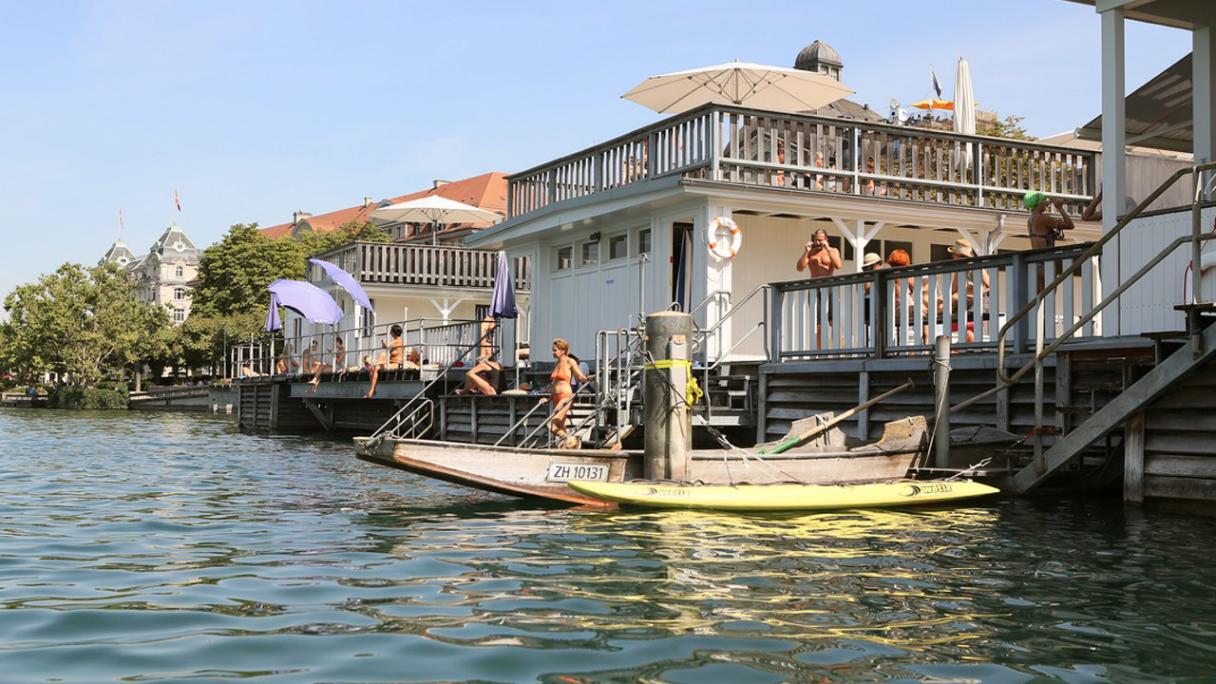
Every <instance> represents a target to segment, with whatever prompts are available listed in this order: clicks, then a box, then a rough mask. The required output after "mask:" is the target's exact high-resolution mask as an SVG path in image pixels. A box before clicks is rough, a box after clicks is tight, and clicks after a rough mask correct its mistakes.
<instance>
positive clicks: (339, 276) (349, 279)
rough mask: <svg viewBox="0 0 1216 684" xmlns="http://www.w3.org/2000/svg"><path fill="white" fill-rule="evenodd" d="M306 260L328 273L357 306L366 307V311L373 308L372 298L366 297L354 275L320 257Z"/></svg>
mask: <svg viewBox="0 0 1216 684" xmlns="http://www.w3.org/2000/svg"><path fill="white" fill-rule="evenodd" d="M308 261H309V263H313V264H316V265H318V266H320V267H321V269H322V270H324V271H325V273H326V274H328V275H329V279H330V280H332V281H334V283H335V284H337V286H338V287H340V288H342V289H343V290H346V292H347V293H348V294H349V295H350V296H351V299H354V300H355V302H356V303H357V304H358V305H359V306H361V307H363V308H364V309H367V310H368V311H371V310H372V309H374V308H375V307H373V306H372V300H371V299H368V297H367V293H366V292H364V291H363V286H362V285H360V284H359V281H357V280H355V277H354V276H352V275H351V274H349V273H347V272H346V271H343V270H342V269H341V268H338V266H337V265H336V264H331V263H329V262H328V261H322V260H320V259H309V260H308Z"/></svg>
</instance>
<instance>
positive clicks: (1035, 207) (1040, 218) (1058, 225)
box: [1022, 190, 1074, 292]
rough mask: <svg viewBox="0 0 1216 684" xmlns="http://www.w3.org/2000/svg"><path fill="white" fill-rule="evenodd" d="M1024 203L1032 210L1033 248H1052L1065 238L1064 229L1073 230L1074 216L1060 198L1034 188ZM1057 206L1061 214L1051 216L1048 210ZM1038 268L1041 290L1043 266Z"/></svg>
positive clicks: (1028, 222)
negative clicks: (1070, 215) (1069, 214)
mask: <svg viewBox="0 0 1216 684" xmlns="http://www.w3.org/2000/svg"><path fill="white" fill-rule="evenodd" d="M1022 204H1023V205H1024V206H1025V207H1026V208H1027V209H1029V210H1030V216H1029V217H1027V219H1026V229H1027V231H1029V233H1030V248H1031V249H1051V248H1053V247H1055V246H1056V241H1058V240H1062V239H1064V231H1066V230H1072V229H1073V227H1074V226H1073V224H1072V218H1070V217H1069V216H1068V212H1067V211H1065V210H1064V202H1062V201H1060V199H1059V198H1049V197H1048V196H1047V195H1044V194H1043V193H1041V192H1039V191H1037V190H1032V191H1030V192H1028V193H1026V194H1025V195H1024V196H1023V197H1022ZM1052 205H1054V206H1055V208H1056V211H1058V212H1059V213H1060V215H1059V216H1050V215H1048V213H1047V210H1048V209H1050V208H1051V207H1052ZM1037 269H1038V278H1037V280H1038V285H1039V289H1038V291H1039V292H1042V290H1043V282H1044V278H1043V266H1042V265H1041V264H1040V265H1039V266H1037Z"/></svg>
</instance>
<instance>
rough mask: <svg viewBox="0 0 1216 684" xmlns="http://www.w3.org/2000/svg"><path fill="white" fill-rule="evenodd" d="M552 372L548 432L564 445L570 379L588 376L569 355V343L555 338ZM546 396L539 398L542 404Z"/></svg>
mask: <svg viewBox="0 0 1216 684" xmlns="http://www.w3.org/2000/svg"><path fill="white" fill-rule="evenodd" d="M553 358H554V359H555V360H556V362H555V363H554V364H553V372H551V373H550V374H549V382H550V383H551V384H550V388H551V389H552V391H553V396H552V399H553V415H552V416H551V417H550V418H549V432H550V433H552V434H553V436H554V437H556V438H557V439H558V441H559V443H561V444H562V445H563V446H566V445H567V444H566V443H567V442H568V441H569V439H570V435H569V434H568V433H567V432H566V416H567V415H568V414H569V413H570V405H571V403H573V400H574V388H573V387H572V386H571V384H570V383H571V380H574V379H577V380H578V381H579V382H587V381H588V380H589V378H588V377H587V375H586V374H584V373H583V371H582V369H580V368H579V367H578V363H577V362H576V361H575V360H574V357H572V356H571V355H570V343H569V342H567V341H565V340H563V339H562V338H560V337H559V338H557V339H555V340H553ZM546 401H549V399H548V398H545V399H541V400H540V402H541V403H542V404H543V403H545V402H546Z"/></svg>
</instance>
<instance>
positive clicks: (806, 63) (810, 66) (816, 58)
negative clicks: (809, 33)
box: [794, 40, 844, 71]
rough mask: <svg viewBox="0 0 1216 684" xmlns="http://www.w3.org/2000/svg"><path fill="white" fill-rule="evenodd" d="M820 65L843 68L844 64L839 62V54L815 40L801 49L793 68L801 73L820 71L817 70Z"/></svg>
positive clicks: (820, 41) (825, 44)
mask: <svg viewBox="0 0 1216 684" xmlns="http://www.w3.org/2000/svg"><path fill="white" fill-rule="evenodd" d="M820 64H824V65H831V66H834V67H837V68H840V67H842V66H844V62H842V61H840V53H839V52H836V48H834V47H832V46H831V45H828V44H827V43H825V42H823V41H822V40H817V41H815V42H814V43H811V44H810V45H808V46H806V47H804V48H802V52H799V53H798V57H797V58H795V59H794V68H795V69H802V70H803V71H821V69H820V68H819V65H820Z"/></svg>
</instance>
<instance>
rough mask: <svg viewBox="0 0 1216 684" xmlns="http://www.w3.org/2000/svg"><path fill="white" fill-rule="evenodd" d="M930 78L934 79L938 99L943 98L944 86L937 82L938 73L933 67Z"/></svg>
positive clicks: (930, 70) (934, 90)
mask: <svg viewBox="0 0 1216 684" xmlns="http://www.w3.org/2000/svg"><path fill="white" fill-rule="evenodd" d="M929 76H930V77H932V78H933V92H935V93H937V96H938V97H941V96H942V84H940V83H938V82H937V73H936V72H934V71H933V67H929Z"/></svg>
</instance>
